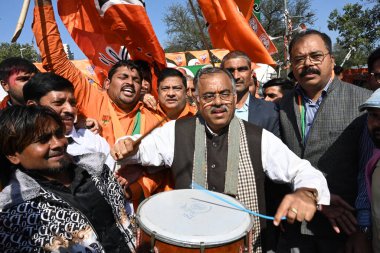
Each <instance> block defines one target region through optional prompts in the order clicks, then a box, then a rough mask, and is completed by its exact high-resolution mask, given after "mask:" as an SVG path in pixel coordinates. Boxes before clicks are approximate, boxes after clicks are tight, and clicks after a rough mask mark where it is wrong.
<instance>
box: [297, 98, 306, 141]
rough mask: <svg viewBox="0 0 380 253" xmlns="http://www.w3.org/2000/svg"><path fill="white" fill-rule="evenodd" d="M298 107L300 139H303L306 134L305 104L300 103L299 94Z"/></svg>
mask: <svg viewBox="0 0 380 253" xmlns="http://www.w3.org/2000/svg"><path fill="white" fill-rule="evenodd" d="M298 109H299V111H300V115H301V136H302V140H305V135H306V117H305V115H306V112H305V106H304V105H303V103H302V97H301V95H298Z"/></svg>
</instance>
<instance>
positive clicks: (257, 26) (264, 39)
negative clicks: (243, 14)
mask: <svg viewBox="0 0 380 253" xmlns="http://www.w3.org/2000/svg"><path fill="white" fill-rule="evenodd" d="M249 25H250V26H251V28H252V29H253V31H255V33H256V35H257V37H259V40H260V41H261V43H263V45H264V47H265V48H266V50H268V52H269V54H271V55H272V54H275V53H277V48H276V46H275V45H274V43H273V42H272V41H271V39H270V38H269V36H268V34H267V33H266V32H265V29H264V27H263V26H262V25H261V23H260V21H259V20H258V19H257V17H256V16H255V15H252V17H251V19H250V20H249Z"/></svg>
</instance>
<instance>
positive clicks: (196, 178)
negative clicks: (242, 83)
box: [111, 68, 329, 252]
mask: <svg viewBox="0 0 380 253" xmlns="http://www.w3.org/2000/svg"><path fill="white" fill-rule="evenodd" d="M194 85H195V90H196V91H195V92H196V100H197V104H198V108H199V114H198V115H197V116H194V117H189V118H184V119H179V120H176V121H170V122H168V123H166V124H165V125H164V126H163V127H161V128H158V129H156V130H155V131H153V132H152V133H151V134H150V135H148V136H147V137H146V138H144V139H143V140H142V141H141V143H139V144H135V143H134V142H133V140H132V139H135V138H138V136H132V137H125V138H123V139H121V140H119V141H118V142H117V143H116V144H115V146H114V148H113V150H112V151H111V154H112V155H113V157H114V158H115V159H116V160H121V162H122V163H123V162H126V163H128V164H134V163H137V164H142V165H143V166H162V165H164V166H166V167H170V169H171V172H172V175H173V178H174V181H175V188H176V189H184V188H190V187H191V183H192V182H195V183H198V184H199V185H202V186H203V187H206V188H208V189H209V190H212V191H217V192H223V193H226V194H229V195H232V196H235V197H237V198H238V199H239V200H240V201H241V202H243V203H244V204H245V205H246V207H247V208H248V209H251V210H253V211H256V212H262V213H265V211H266V209H265V190H264V178H265V175H267V176H268V177H269V178H271V179H273V180H276V181H281V182H285V183H289V184H292V186H293V189H294V190H295V191H294V192H293V193H291V194H289V195H287V196H286V197H285V198H284V199H283V201H282V202H281V204H280V206H279V207H278V210H277V213H276V215H275V221H274V224H275V225H278V224H279V222H280V218H281V216H286V217H287V219H288V222H291V223H293V222H294V221H295V220H298V221H302V220H310V219H312V217H313V214H314V213H315V211H316V208H317V204H328V202H325V199H326V197H327V199H329V194H328V189H327V187H326V181H325V179H324V177H323V175H322V174H321V173H320V172H319V171H317V170H315V169H314V168H313V167H312V166H311V165H310V163H309V162H308V161H306V160H302V159H300V158H299V157H297V156H296V155H294V153H293V152H291V151H290V150H289V149H288V148H287V147H286V146H285V145H284V144H283V143H282V142H281V140H280V139H278V138H277V137H276V136H274V135H273V134H272V133H270V132H269V131H267V130H265V129H262V128H261V127H258V126H256V125H253V124H250V123H248V122H246V121H243V120H240V119H238V118H237V117H236V116H235V105H236V100H237V96H236V88H235V79H234V78H233V76H232V75H231V74H230V73H229V72H228V71H226V70H224V69H220V68H205V69H201V70H199V72H198V73H197V76H196V77H195V79H194ZM135 140H136V139H135ZM143 191H144V193H145V192H146V191H149V189H143ZM133 194H134V192H133V191H132V195H133ZM132 197H133V196H132ZM265 227H266V223H265V221H264V220H259V218H257V217H255V218H254V231H253V232H254V236H253V238H254V239H253V242H254V245H255V247H256V248H255V252H260V249H261V247H263V252H265V249H266V247H265V246H266V245H265V243H266V242H265V240H264V239H263V232H264V230H265Z"/></svg>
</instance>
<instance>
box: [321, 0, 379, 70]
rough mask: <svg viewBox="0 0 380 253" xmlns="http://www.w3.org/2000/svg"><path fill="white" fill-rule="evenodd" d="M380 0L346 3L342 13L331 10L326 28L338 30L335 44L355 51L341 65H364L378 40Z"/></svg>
mask: <svg viewBox="0 0 380 253" xmlns="http://www.w3.org/2000/svg"><path fill="white" fill-rule="evenodd" d="M379 25H380V1H374V0H372V1H371V0H362V1H361V3H355V4H347V5H345V6H344V7H343V13H339V12H338V10H336V9H335V10H333V11H332V12H331V13H330V16H329V20H328V28H329V29H330V30H333V31H338V33H339V36H338V38H337V44H339V46H340V47H341V48H342V49H344V50H346V51H347V52H348V50H349V49H350V48H351V47H353V48H355V51H354V52H353V53H352V56H351V58H350V60H349V61H347V62H346V63H345V65H344V66H343V67H345V68H347V67H351V66H359V65H365V64H366V60H367V56H368V55H369V54H370V52H371V51H373V50H374V49H375V48H376V47H378V46H379V41H380V28H379Z"/></svg>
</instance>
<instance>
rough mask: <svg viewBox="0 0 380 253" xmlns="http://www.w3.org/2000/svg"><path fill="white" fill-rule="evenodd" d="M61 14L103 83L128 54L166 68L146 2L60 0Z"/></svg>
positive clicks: (132, 0) (154, 65)
mask: <svg viewBox="0 0 380 253" xmlns="http://www.w3.org/2000/svg"><path fill="white" fill-rule="evenodd" d="M58 12H59V15H60V17H61V19H62V21H63V23H64V25H65V26H66V28H67V30H68V31H69V33H70V34H71V37H72V38H73V39H74V41H75V42H76V43H77V45H78V46H79V48H80V49H81V50H82V51H83V53H84V54H85V55H86V56H87V58H88V59H89V60H90V61H91V62H92V64H94V65H95V67H96V68H95V69H98V68H99V69H100V70H99V69H98V71H97V74H98V75H100V77H99V79H100V80H104V78H105V75H106V73H107V72H108V70H109V69H110V68H111V66H112V65H113V64H115V63H116V62H117V61H119V60H122V59H127V56H128V54H130V56H131V58H132V59H134V60H138V59H139V60H145V61H147V62H149V63H150V64H151V66H152V69H153V67H154V69H162V68H164V67H165V66H166V60H165V54H164V50H163V49H162V47H161V45H160V43H159V42H158V39H157V37H156V35H155V33H154V30H153V27H152V25H151V23H150V21H149V18H148V15H147V13H146V11H145V8H144V5H143V3H142V1H139V0H58ZM152 90H156V89H155V87H153V89H152Z"/></svg>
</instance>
